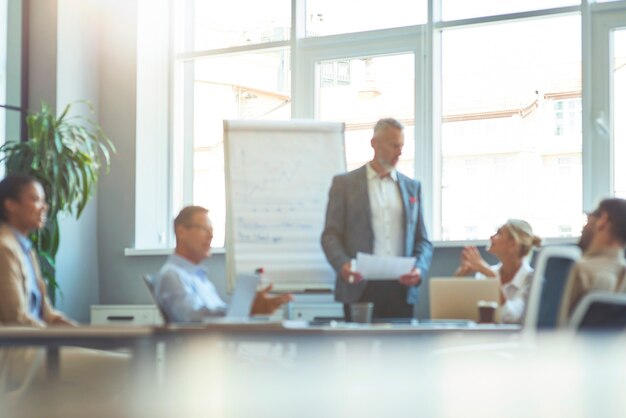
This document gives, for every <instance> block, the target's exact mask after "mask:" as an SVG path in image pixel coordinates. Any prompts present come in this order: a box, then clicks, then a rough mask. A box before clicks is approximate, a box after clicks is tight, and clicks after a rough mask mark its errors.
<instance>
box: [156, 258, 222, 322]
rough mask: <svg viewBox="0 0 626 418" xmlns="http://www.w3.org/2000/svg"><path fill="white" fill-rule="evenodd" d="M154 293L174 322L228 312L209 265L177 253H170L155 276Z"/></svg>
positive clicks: (190, 320)
mask: <svg viewBox="0 0 626 418" xmlns="http://www.w3.org/2000/svg"><path fill="white" fill-rule="evenodd" d="M154 294H155V297H156V299H157V302H158V303H159V306H160V307H161V309H163V310H164V311H165V312H166V313H167V316H168V317H169V320H170V321H172V322H200V321H202V319H203V318H206V317H211V316H223V315H224V313H225V312H226V303H224V301H223V300H222V299H221V298H220V296H219V295H218V293H217V290H216V289H215V285H213V283H211V281H210V280H209V278H208V276H207V271H206V268H205V267H204V266H202V265H199V264H194V263H192V262H190V261H189V260H187V259H185V258H183V257H181V256H179V255H176V254H172V255H170V256H169V258H168V259H167V262H166V263H165V264H164V265H163V267H162V268H161V271H160V272H159V274H158V275H157V276H156V278H155V279H154Z"/></svg>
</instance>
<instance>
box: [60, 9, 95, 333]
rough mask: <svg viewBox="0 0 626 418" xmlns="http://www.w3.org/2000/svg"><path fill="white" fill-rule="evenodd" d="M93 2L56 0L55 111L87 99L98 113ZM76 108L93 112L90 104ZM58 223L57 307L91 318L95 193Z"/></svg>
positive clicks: (79, 318) (93, 276) (75, 314)
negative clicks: (79, 210) (77, 214)
mask: <svg viewBox="0 0 626 418" xmlns="http://www.w3.org/2000/svg"><path fill="white" fill-rule="evenodd" d="M95 6H96V2H95V1H94V0H58V9H57V16H58V27H57V66H56V70H57V83H56V86H57V97H56V107H57V112H61V111H62V110H63V108H64V107H65V106H66V105H67V104H68V103H71V102H74V101H77V100H89V101H90V102H91V103H92V104H93V105H94V106H95V111H96V115H97V111H98V102H99V97H98V95H99V86H98V78H99V68H98V67H99V63H98V56H99V54H98V49H99V42H98V35H99V33H98V29H99V28H98V25H97V22H98V20H97V17H98V16H97V9H96V7H95ZM74 109H75V111H78V110H80V111H81V112H80V114H81V115H82V116H85V117H93V115H90V114H89V112H88V110H87V108H86V106H82V105H81V106H74ZM59 226H60V228H61V245H60V248H59V253H58V255H57V277H58V281H59V284H60V286H61V289H62V292H63V294H62V296H61V297H58V298H57V306H58V307H59V309H61V310H62V311H63V312H65V313H66V314H68V315H69V316H71V317H72V318H75V319H77V320H79V321H81V322H89V307H90V305H92V304H96V303H98V301H99V292H98V287H99V286H98V240H97V202H96V197H95V196H94V199H93V201H91V202H90V203H89V205H88V206H87V208H85V210H84V212H83V214H82V215H81V218H80V219H79V220H78V221H77V220H75V219H74V218H72V217H69V216H64V217H62V219H60V223H59Z"/></svg>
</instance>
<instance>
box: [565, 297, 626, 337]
mask: <svg viewBox="0 0 626 418" xmlns="http://www.w3.org/2000/svg"><path fill="white" fill-rule="evenodd" d="M569 328H570V329H571V330H572V331H623V330H624V329H626V294H624V293H612V292H594V293H589V294H587V295H586V296H584V297H583V298H582V299H581V301H580V302H579V303H578V305H576V308H575V309H574V313H573V314H572V319H571V320H570V323H569Z"/></svg>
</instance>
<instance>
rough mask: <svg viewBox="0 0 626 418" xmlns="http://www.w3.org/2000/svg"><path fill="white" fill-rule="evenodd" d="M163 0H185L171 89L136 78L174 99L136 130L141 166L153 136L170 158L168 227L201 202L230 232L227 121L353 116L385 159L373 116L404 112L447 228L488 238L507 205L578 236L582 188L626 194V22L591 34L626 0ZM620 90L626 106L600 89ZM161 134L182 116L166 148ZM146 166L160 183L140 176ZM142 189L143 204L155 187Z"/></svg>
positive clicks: (559, 232)
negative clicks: (586, 38) (583, 2)
mask: <svg viewBox="0 0 626 418" xmlns="http://www.w3.org/2000/svg"><path fill="white" fill-rule="evenodd" d="M163 1H169V2H170V7H171V10H173V11H174V13H173V16H172V17H171V18H170V20H168V21H167V23H168V24H171V25H172V31H171V32H172V36H173V38H172V42H171V45H172V47H173V51H171V54H170V56H171V57H172V58H171V60H170V62H169V68H170V70H173V72H170V73H168V74H167V79H168V80H169V82H171V87H170V88H169V89H168V91H169V93H168V94H161V95H159V96H158V97H157V95H156V94H155V92H158V90H157V89H151V88H149V85H147V84H145V85H144V86H143V88H144V91H148V92H151V94H152V97H153V99H152V100H147V101H143V102H142V101H141V98H140V97H139V96H141V95H140V94H139V93H138V103H139V102H141V103H143V104H144V105H146V106H147V108H149V107H150V105H152V104H153V103H160V101H162V96H164V95H165V96H167V95H170V96H171V97H170V99H169V102H168V103H169V106H170V108H169V109H166V111H165V112H161V114H160V115H161V116H163V115H166V117H158V118H156V117H153V119H152V123H145V124H144V125H142V126H144V128H146V127H147V128H150V127H153V129H152V131H151V130H150V129H147V128H146V129H143V130H140V129H138V140H137V143H138V147H139V148H141V149H142V150H143V151H141V152H140V151H139V150H138V153H137V154H138V156H139V155H140V156H141V157H142V158H141V161H140V160H139V158H138V162H137V166H138V171H141V170H143V169H144V168H145V167H143V166H142V165H143V164H148V163H146V161H152V158H146V156H149V157H152V156H153V154H155V153H157V152H156V151H154V150H159V151H158V154H159V155H167V156H168V158H170V157H171V160H168V161H167V164H162V166H161V168H160V169H158V170H156V169H155V170H153V175H151V176H145V175H144V177H146V178H148V179H150V178H154V177H155V176H159V175H162V176H164V177H163V178H165V180H164V181H165V182H169V181H170V179H172V180H171V182H170V183H169V188H166V189H165V190H166V191H162V190H163V188H161V189H159V190H160V191H159V193H163V194H167V195H168V199H169V202H170V203H169V212H168V217H167V227H166V228H162V230H166V229H170V228H169V224H170V219H171V217H172V215H173V214H174V213H176V212H177V210H178V209H179V208H180V207H181V206H182V205H184V204H190V203H196V204H201V205H204V206H207V207H209V209H210V210H211V214H212V216H213V219H214V221H215V223H216V228H215V230H216V237H215V245H216V246H219V245H220V244H221V243H222V242H223V235H222V236H220V235H219V234H223V232H224V227H223V226H222V225H220V224H221V223H222V222H223V218H224V196H223V195H224V178H223V171H224V167H223V138H222V121H223V119H288V118H305V119H321V120H339V121H343V122H345V123H346V158H347V162H348V167H349V168H350V169H352V168H356V167H358V166H360V165H362V164H363V163H365V162H366V161H368V160H369V159H371V157H372V150H371V147H370V144H369V139H370V138H371V133H372V132H371V129H372V126H373V124H374V122H375V121H376V120H377V119H379V118H381V117H387V116H393V117H396V118H398V119H400V120H401V121H402V122H403V123H404V125H405V126H406V131H405V148H404V152H403V156H402V158H401V165H400V167H399V169H400V170H401V171H403V172H405V173H406V174H408V175H410V176H414V177H415V178H416V179H418V180H421V181H422V185H423V198H424V202H425V203H426V206H425V214H426V218H425V221H426V224H427V227H428V229H429V232H430V234H431V236H432V237H433V239H434V240H440V239H441V240H466V239H474V238H478V239H481V238H482V239H486V238H487V237H489V236H490V235H491V234H493V232H494V230H495V228H496V227H497V226H498V225H499V224H500V223H501V222H503V221H504V220H506V219H507V218H509V217H518V218H523V219H526V220H528V221H529V222H530V223H531V225H532V226H533V228H534V229H535V230H536V232H537V233H538V234H539V235H541V236H543V237H557V236H571V235H575V234H578V232H579V231H580V227H581V223H582V222H581V216H580V214H581V213H582V208H583V202H584V204H585V209H589V208H588V206H591V205H593V204H595V202H597V200H598V198H600V197H606V195H608V194H611V193H614V194H616V195H621V196H626V171H625V170H626V167H625V166H624V165H623V164H618V163H617V161H620V162H621V161H623V160H625V159H626V134H625V132H626V128H624V126H623V125H624V124H623V123H622V122H621V119H620V118H618V117H617V116H616V115H620V114H623V113H624V112H626V110H625V109H626V106H625V105H624V103H626V102H625V100H626V99H624V97H623V96H624V95H623V94H621V92H623V91H626V85H625V82H624V81H625V80H626V58H625V57H626V51H625V47H624V45H626V41H624V39H625V38H626V36H624V34H625V33H626V30H624V27H626V24H622V23H619V22H618V23H612V25H614V26H615V28H616V29H615V30H613V29H611V31H610V36H606V35H605V34H603V33H601V32H600V31H598V30H597V28H598V25H595V24H594V25H592V27H591V29H590V30H589V31H588V32H587V33H591V35H592V41H591V43H590V44H586V45H585V46H583V45H582V44H581V38H582V36H581V35H582V26H583V25H584V24H585V22H588V21H590V20H593V18H595V17H598V18H599V17H601V15H606V17H612V18H613V17H615V16H616V15H617V13H616V11H619V12H620V13H622V14H625V15H626V1H613V2H606V4H595V2H594V3H591V4H589V5H588V6H589V7H584V8H582V7H581V6H580V1H579V0H541V1H539V0H532V1H521V0H518V1H507V2H502V1H498V0H482V1H476V2H467V1H463V0H434V1H432V2H426V1H423V0H420V1H415V2H413V1H403V0H390V1H391V2H389V1H387V2H384V3H380V4H369V3H368V7H366V8H363V7H362V2H357V1H356V0H349V1H348V0H347V1H340V2H337V1H330V0H270V1H269V2H260V3H259V2H257V1H253V0H235V1H232V2H230V3H228V4H220V6H219V13H215V11H216V5H215V3H214V2H211V1H209V0H183V1H174V0H158V1H157V0H155V2H150V1H149V0H142V1H141V2H140V4H141V3H146V5H147V6H146V7H152V8H154V7H155V6H154V4H156V3H159V2H163ZM428 5H432V7H433V10H432V11H431V12H430V13H428V10H427V7H428ZM167 10H169V9H166V12H167ZM355 10H358V11H359V12H358V13H355ZM439 10H441V16H439V15H438V13H437V11H439ZM292 13H300V15H297V16H295V15H294V16H292ZM163 14H164V15H167V14H168V13H163ZM581 14H584V16H581ZM141 15H143V14H142V12H140V16H141ZM372 16H375V19H374V18H372ZM429 16H432V20H430V21H429V20H428V19H429ZM218 17H219V18H218ZM590 18H591V19H590ZM292 25H295V26H294V27H292ZM620 25H621V26H620ZM165 26H167V25H165ZM160 27H163V25H161V26H160ZM162 32H163V31H160V32H159V31H155V32H153V33H152V35H151V36H147V37H145V38H148V39H150V38H152V39H154V40H156V39H158V37H159V36H161V33H162ZM140 38H142V37H141V36H140ZM142 39H143V38H142ZM609 39H610V40H611V41H610V45H611V48H612V49H611V52H610V53H608V52H607V54H608V55H610V60H609V59H607V60H606V62H607V63H606V64H605V65H609V64H608V62H609V61H610V63H611V64H610V65H611V69H612V74H613V75H614V77H613V80H612V81H611V82H612V84H610V85H609V82H608V81H607V79H608V78H609V77H606V76H605V75H606V74H608V72H609V70H608V69H602V68H601V69H600V70H598V69H597V68H595V66H597V64H598V62H599V60H597V59H596V60H592V51H593V53H594V54H596V53H597V51H598V49H599V48H601V47H604V46H606V48H607V50H608V45H609V42H608V40H609ZM431 41H432V42H431ZM165 43H166V42H161V41H159V44H165ZM583 48H585V50H584V51H583ZM140 51H146V49H144V48H140ZM595 56H596V55H593V57H595ZM592 61H593V62H592ZM603 65H604V64H603ZM581 67H582V68H586V72H585V74H587V75H589V74H592V76H590V77H589V78H590V79H591V80H592V83H591V84H587V85H584V84H583V78H582V74H583V72H581ZM154 68H155V66H154V65H152V66H149V65H146V66H143V67H142V66H140V65H138V73H139V74H140V77H144V75H145V77H146V78H147V77H149V75H150V74H154V73H155V71H154ZM149 70H151V71H149ZM591 70H594V71H591ZM146 74H147V75H146ZM585 80H587V79H585ZM602 83H604V84H602ZM592 85H593V92H594V94H593V95H592V94H591V93H590V92H591V91H592ZM599 92H602V93H601V94H599ZM609 97H610V98H611V99H612V100H613V101H611V102H610V105H606V104H604V103H601V105H596V101H598V103H600V101H601V100H605V99H606V101H607V102H609V99H608V98H609ZM596 108H597V109H598V111H596V113H595V114H592V110H591V109H596ZM138 113H140V114H141V115H143V114H145V112H139V111H138ZM138 119H139V117H138ZM163 120H165V121H167V123H165V124H166V125H167V126H166V127H165V128H164V129H160V128H159V129H156V127H157V126H161V125H163V124H164V122H162V121H163ZM585 122H586V123H585ZM160 132H169V135H168V138H167V140H168V141H170V142H168V143H166V144H165V146H164V145H163V143H162V142H161V140H162V139H161V136H160V135H161V134H160ZM603 132H604V133H603ZM606 132H608V133H610V135H609V134H607V133H606ZM142 137H143V138H144V139H141V138H142ZM156 137H158V140H154V138H156ZM604 137H610V138H609V140H607V141H604V140H603V139H604ZM583 143H584V144H585V146H583ZM583 150H584V154H583ZM583 168H584V170H583ZM162 173H165V174H162ZM598 173H600V174H598ZM144 174H145V173H144ZM160 178H161V177H160ZM137 181H138V187H137V189H138V190H141V191H142V192H143V191H144V190H146V188H145V187H140V184H141V182H142V181H143V180H141V175H139V174H138V180H137ZM583 185H584V187H583ZM611 187H614V188H613V189H611ZM155 193H156V192H155ZM137 199H138V203H137V208H138V209H137V210H138V213H143V212H142V211H141V210H140V209H141V205H144V206H145V205H147V204H148V203H146V202H149V201H148V200H145V199H144V200H142V199H141V197H140V196H138V197H137ZM155 202H156V201H154V202H150V205H152V206H155V205H156V203H155ZM138 216H139V215H138ZM144 218H145V216H144ZM162 218H163V217H161V219H162ZM161 223H163V224H165V221H162V222H161ZM152 229H155V228H144V231H150V230H152ZM138 231H139V228H138ZM161 235H162V234H161ZM171 238H172V237H171V236H170V237H169V239H170V240H171ZM137 242H141V240H138V241H137ZM159 243H162V241H159ZM165 245H168V244H165ZM169 245H171V241H170V243H169Z"/></svg>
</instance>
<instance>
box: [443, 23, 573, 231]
mask: <svg viewBox="0 0 626 418" xmlns="http://www.w3.org/2000/svg"><path fill="white" fill-rule="evenodd" d="M546 33H549V34H550V36H546V35H545V34H546ZM579 39H580V18H579V17H578V16H566V17H554V18H544V19H536V20H528V21H512V22H503V23H499V24H492V25H484V26H479V27H469V28H459V29H454V30H446V31H444V32H443V33H442V36H441V45H442V50H441V52H442V80H441V85H442V92H443V93H442V127H441V150H442V151H441V159H442V163H441V164H442V169H443V172H444V173H446V178H445V183H442V184H444V185H445V193H443V194H442V197H441V199H442V201H441V207H442V219H441V226H440V228H442V231H443V229H445V230H446V231H448V237H449V238H450V239H455V240H463V239H469V238H472V236H481V237H483V238H486V237H488V236H489V234H490V233H489V231H487V230H485V229H483V228H482V227H483V226H491V225H492V223H493V222H494V220H500V221H501V222H504V221H505V220H506V219H507V218H512V217H514V218H520V219H525V220H527V221H528V222H529V223H530V224H531V225H532V226H533V228H534V229H535V230H536V232H537V233H538V234H539V235H541V236H558V235H561V234H562V230H560V231H557V225H558V224H562V223H563V220H564V219H568V220H569V221H570V222H571V224H569V225H570V228H571V230H572V231H579V230H580V224H579V222H580V216H579V215H580V213H581V212H582V183H581V179H582V171H581V155H582V153H581V149H582V148H581V143H582V131H581V120H582V114H581V101H580V95H581V93H580V92H581V73H580V71H581V70H580V63H581V52H580V49H581V45H580V41H579ZM504 161H506V167H507V168H508V169H504ZM459 165H460V166H462V167H463V168H462V169H457V168H455V167H459ZM557 208H558V210H555V209H557ZM468 224H470V225H476V226H477V230H480V232H476V233H474V232H472V233H470V230H469V229H468V228H467V225H468ZM478 226H481V228H478ZM435 234H436V235H437V231H435ZM441 235H443V233H442V234H441Z"/></svg>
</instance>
